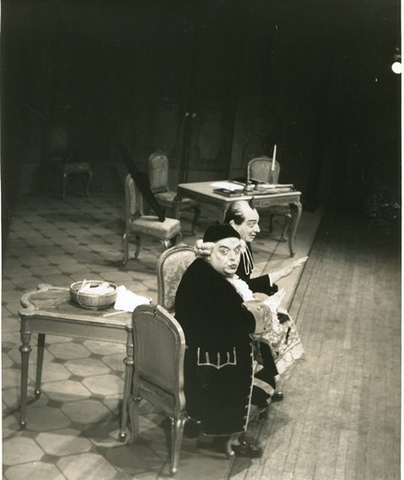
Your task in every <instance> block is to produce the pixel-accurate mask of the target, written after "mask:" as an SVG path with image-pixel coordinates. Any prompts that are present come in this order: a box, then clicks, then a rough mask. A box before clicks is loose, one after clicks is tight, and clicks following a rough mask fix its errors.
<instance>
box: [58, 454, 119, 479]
mask: <svg viewBox="0 0 404 480" xmlns="http://www.w3.org/2000/svg"><path fill="white" fill-rule="evenodd" d="M57 467H58V468H59V469H60V470H61V471H62V472H63V474H64V475H65V476H66V478H67V479H68V480H82V479H84V478H85V479H86V480H100V479H103V480H109V479H113V478H114V477H115V475H116V472H117V470H116V469H115V468H114V467H113V466H112V465H111V463H110V462H108V461H107V460H106V459H105V458H104V457H102V456H101V455H98V454H95V453H82V454H79V455H71V456H68V457H63V458H61V459H60V460H59V461H58V462H57Z"/></svg>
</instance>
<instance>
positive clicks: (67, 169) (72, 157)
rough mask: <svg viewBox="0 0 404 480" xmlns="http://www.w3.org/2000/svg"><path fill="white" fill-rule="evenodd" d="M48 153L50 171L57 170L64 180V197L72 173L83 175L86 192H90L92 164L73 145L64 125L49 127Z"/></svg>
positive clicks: (63, 196)
mask: <svg viewBox="0 0 404 480" xmlns="http://www.w3.org/2000/svg"><path fill="white" fill-rule="evenodd" d="M46 155H47V162H48V168H49V171H50V172H55V173H56V174H57V175H58V176H59V177H60V178H61V180H62V198H66V191H67V184H68V180H69V177H71V176H72V175H75V176H79V175H80V176H82V177H83V179H84V190H85V194H86V195H89V194H90V192H89V188H90V183H91V180H92V178H93V172H92V170H91V165H90V163H89V162H86V161H85V160H84V159H83V158H82V154H81V153H80V152H79V151H78V149H76V148H73V147H72V145H71V144H70V138H69V131H68V129H67V128H66V127H65V126H64V125H62V124H55V125H52V126H51V127H50V128H48V131H47V138H46Z"/></svg>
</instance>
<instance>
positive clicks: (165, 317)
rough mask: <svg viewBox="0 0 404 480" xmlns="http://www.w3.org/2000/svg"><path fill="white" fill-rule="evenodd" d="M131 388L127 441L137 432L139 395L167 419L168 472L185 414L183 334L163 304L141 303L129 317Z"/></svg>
mask: <svg viewBox="0 0 404 480" xmlns="http://www.w3.org/2000/svg"><path fill="white" fill-rule="evenodd" d="M132 324H133V341H134V373H133V390H132V395H131V397H130V398H129V403H128V406H129V418H130V422H131V438H130V441H131V443H132V442H134V441H135V440H136V439H137V438H138V436H139V402H140V400H141V399H142V398H143V399H145V400H147V401H148V402H149V403H150V404H152V405H153V406H154V407H156V408H158V409H159V410H161V411H163V412H164V413H165V414H166V415H167V416H168V417H169V418H170V420H171V449H170V450H171V451H170V467H169V468H170V474H171V475H173V474H175V473H176V471H177V470H178V460H179V452H180V448H181V442H182V436H183V431H184V424H185V419H186V414H185V395H184V373H183V372H184V355H185V336H184V332H183V330H182V328H181V325H180V324H179V323H178V322H177V321H176V320H175V318H174V317H173V316H172V315H170V314H169V313H168V312H167V311H166V310H165V309H164V308H163V307H161V306H158V305H141V306H139V307H137V308H136V309H135V311H134V312H133V317H132Z"/></svg>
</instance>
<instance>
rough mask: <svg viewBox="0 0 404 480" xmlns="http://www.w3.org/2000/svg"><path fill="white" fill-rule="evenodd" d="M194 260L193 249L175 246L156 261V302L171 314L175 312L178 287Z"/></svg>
mask: <svg viewBox="0 0 404 480" xmlns="http://www.w3.org/2000/svg"><path fill="white" fill-rule="evenodd" d="M195 258H196V255H195V250H194V249H193V247H190V246H189V245H176V246H175V247H171V248H169V249H168V250H165V251H164V252H163V253H162V254H161V255H160V257H159V259H158V261H157V292H158V300H157V302H158V304H159V305H161V306H163V307H164V308H165V309H166V310H168V311H169V312H171V313H173V312H174V310H175V294H176V293H177V289H178V285H179V284H180V281H181V279H182V276H183V275H184V272H185V270H186V269H187V268H188V267H189V265H191V263H192V262H193V261H194V260H195Z"/></svg>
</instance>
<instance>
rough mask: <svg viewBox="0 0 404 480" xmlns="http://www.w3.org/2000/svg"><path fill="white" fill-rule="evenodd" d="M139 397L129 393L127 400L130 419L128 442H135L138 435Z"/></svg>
mask: <svg viewBox="0 0 404 480" xmlns="http://www.w3.org/2000/svg"><path fill="white" fill-rule="evenodd" d="M140 400H141V397H139V396H135V395H131V396H130V397H129V400H128V413H129V421H130V440H129V442H130V443H134V442H136V440H137V438H138V436H139V403H140Z"/></svg>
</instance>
